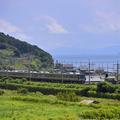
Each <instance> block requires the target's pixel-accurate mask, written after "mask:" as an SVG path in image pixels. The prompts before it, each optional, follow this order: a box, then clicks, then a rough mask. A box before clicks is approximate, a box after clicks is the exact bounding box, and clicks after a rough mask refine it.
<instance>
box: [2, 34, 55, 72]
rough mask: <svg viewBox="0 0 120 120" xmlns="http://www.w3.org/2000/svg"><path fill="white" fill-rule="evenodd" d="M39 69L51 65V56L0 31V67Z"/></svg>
mask: <svg viewBox="0 0 120 120" xmlns="http://www.w3.org/2000/svg"><path fill="white" fill-rule="evenodd" d="M6 66H7V67H11V68H12V69H13V67H14V68H16V69H27V68H28V66H29V67H31V69H32V70H40V69H45V68H51V67H52V66H53V59H52V56H51V55H50V54H49V53H47V52H45V51H44V50H42V49H40V48H39V47H37V46H35V45H31V44H29V43H27V42H24V41H20V40H18V39H15V38H14V37H11V36H9V35H5V34H4V33H0V67H3V68H5V67H6Z"/></svg>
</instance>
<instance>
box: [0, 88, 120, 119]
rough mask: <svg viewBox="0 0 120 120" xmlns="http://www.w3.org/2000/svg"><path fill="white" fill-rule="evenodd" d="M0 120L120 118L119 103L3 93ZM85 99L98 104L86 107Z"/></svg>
mask: <svg viewBox="0 0 120 120" xmlns="http://www.w3.org/2000/svg"><path fill="white" fill-rule="evenodd" d="M1 91H2V92H3V91H4V94H3V95H1V96H0V120H80V119H120V111H119V110H120V101H118V100H111V99H109V100H108V99H101V98H87V97H78V99H77V101H76V102H71V101H69V100H68V101H66V100H62V99H60V98H59V97H57V96H54V95H43V94H42V93H40V92H36V93H27V94H24V95H23V93H18V92H17V91H10V90H1ZM83 100H95V101H97V102H96V103H92V104H85V103H84V104H83V103H81V101H83Z"/></svg>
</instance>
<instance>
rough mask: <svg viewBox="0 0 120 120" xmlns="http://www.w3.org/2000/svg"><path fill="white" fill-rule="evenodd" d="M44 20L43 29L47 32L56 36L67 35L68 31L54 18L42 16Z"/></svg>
mask: <svg viewBox="0 0 120 120" xmlns="http://www.w3.org/2000/svg"><path fill="white" fill-rule="evenodd" d="M44 20H45V21H46V23H45V27H46V29H47V30H48V32H50V33H56V34H64V33H68V31H67V30H66V29H65V28H64V27H63V26H62V25H61V24H60V23H58V21H57V20H56V19H55V18H53V17H50V16H44Z"/></svg>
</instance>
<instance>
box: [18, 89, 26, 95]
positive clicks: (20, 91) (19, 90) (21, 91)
mask: <svg viewBox="0 0 120 120" xmlns="http://www.w3.org/2000/svg"><path fill="white" fill-rule="evenodd" d="M17 92H18V93H20V94H23V95H25V94H27V93H28V90H27V89H26V88H18V89H17Z"/></svg>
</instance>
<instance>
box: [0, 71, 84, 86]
mask: <svg viewBox="0 0 120 120" xmlns="http://www.w3.org/2000/svg"><path fill="white" fill-rule="evenodd" d="M0 76H1V77H11V78H26V79H28V80H31V81H40V82H59V83H81V84H83V83H85V80H86V77H85V75H84V74H61V73H39V72H36V73H33V72H13V71H12V72H11V71H0Z"/></svg>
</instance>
